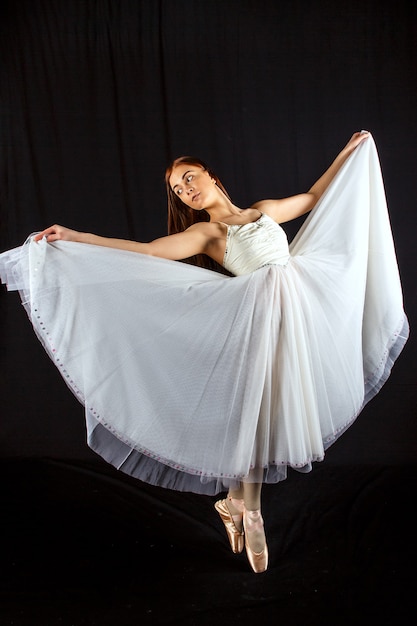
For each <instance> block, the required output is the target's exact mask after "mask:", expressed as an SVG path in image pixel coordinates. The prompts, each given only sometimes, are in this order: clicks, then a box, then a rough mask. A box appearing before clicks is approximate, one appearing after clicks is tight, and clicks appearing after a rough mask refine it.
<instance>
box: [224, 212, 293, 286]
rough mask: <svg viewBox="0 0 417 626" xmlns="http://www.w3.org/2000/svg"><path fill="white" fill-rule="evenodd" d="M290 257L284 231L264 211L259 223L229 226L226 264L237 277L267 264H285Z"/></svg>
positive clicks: (225, 256) (225, 255) (225, 254)
mask: <svg viewBox="0 0 417 626" xmlns="http://www.w3.org/2000/svg"><path fill="white" fill-rule="evenodd" d="M289 256H290V255H289V250H288V240H287V236H286V234H285V232H284V230H283V229H282V228H281V226H280V225H279V224H277V223H276V222H275V221H274V220H273V219H272V218H271V217H269V215H266V214H265V213H262V215H261V217H260V218H259V219H258V220H257V221H256V222H250V223H249V224H243V225H242V224H233V225H230V224H229V225H228V226H227V241H226V250H225V253H224V258H223V266H224V267H225V268H226V269H227V270H228V271H229V272H232V274H235V275H236V276H238V275H241V274H250V273H251V272H254V271H255V270H257V269H259V268H260V267H263V266H265V265H286V263H287V261H288V258H289Z"/></svg>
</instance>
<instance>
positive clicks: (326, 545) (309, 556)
mask: <svg viewBox="0 0 417 626" xmlns="http://www.w3.org/2000/svg"><path fill="white" fill-rule="evenodd" d="M0 468H1V477H2V478H1V522H0V524H1V526H0V537H1V542H2V545H1V563H2V566H1V574H0V576H1V590H0V624H1V626H6V625H7V626H9V625H10V626H35V625H36V626H37V625H42V626H53V625H60V626H70V625H71V626H84V625H88V626H93V625H99V626H125V625H126V626H127V625H131V624H132V625H133V624H139V625H141V624H155V625H157V624H178V625H182V626H194V625H195V626H200V625H202V626H208V625H210V626H211V625H214V626H215V625H219V624H220V625H223V624H225V625H226V624H227V625H229V626H233V625H235V624H236V625H238V624H239V626H242V625H243V626H246V625H249V624H250V625H251V626H255V625H257V624H277V625H281V624H282V625H285V626H301V625H303V624H305V623H307V622H308V623H310V624H312V625H313V626H316V625H317V626H319V625H332V626H345V625H346V626H347V625H349V626H350V625H352V626H353V625H355V626H361V625H373V624H378V625H383V626H402V625H403V624H404V625H405V624H407V625H408V624H413V623H415V619H416V618H417V611H416V609H415V604H416V598H415V597H416V594H417V585H416V583H417V575H416V556H417V551H416V546H417V540H416V534H417V524H416V522H417V514H416V512H415V500H416V487H417V468H416V466H410V467H405V466H393V467H377V466H360V467H349V466H331V465H329V464H327V462H324V463H322V464H319V465H316V467H315V469H314V471H313V472H312V473H310V474H308V475H301V474H297V473H295V472H293V473H291V474H290V476H289V478H288V479H287V481H285V482H284V483H282V484H280V485H278V486H267V487H265V488H264V492H263V494H264V495H263V513H264V517H265V524H266V530H267V536H268V545H269V551H270V567H269V569H268V571H267V572H266V573H264V574H254V573H252V571H251V570H250V568H249V565H248V563H247V561H246V557H245V555H244V554H242V555H233V554H232V552H231V551H230V549H229V546H228V543H227V539H226V536H225V533H224V530H223V527H222V524H221V522H220V519H218V517H217V514H216V513H215V511H214V509H213V503H214V501H215V498H209V497H203V496H197V495H194V494H179V493H174V492H170V491H166V490H161V489H157V488H152V487H149V486H147V485H144V484H142V483H139V482H138V481H135V480H131V479H129V478H128V477H126V476H124V475H122V474H120V473H118V472H116V471H115V470H113V469H112V468H111V467H109V466H107V465H105V464H104V463H102V462H101V461H98V462H97V464H94V465H88V464H84V463H81V462H74V463H68V462H61V461H53V460H48V459H26V460H17V459H13V460H3V461H1V462H0Z"/></svg>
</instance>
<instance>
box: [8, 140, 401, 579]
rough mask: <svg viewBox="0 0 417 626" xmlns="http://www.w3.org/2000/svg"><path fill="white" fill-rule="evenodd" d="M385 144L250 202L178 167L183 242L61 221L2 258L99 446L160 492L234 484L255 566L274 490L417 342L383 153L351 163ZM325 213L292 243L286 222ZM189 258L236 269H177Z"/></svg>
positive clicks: (171, 204)
mask: <svg viewBox="0 0 417 626" xmlns="http://www.w3.org/2000/svg"><path fill="white" fill-rule="evenodd" d="M369 140H370V143H371V144H372V146H373V140H372V138H371V136H370V134H369V133H368V132H366V131H362V132H357V133H354V134H353V136H352V137H351V139H350V140H349V141H348V143H347V145H346V146H345V147H344V148H343V150H342V151H341V152H340V153H339V154H338V156H337V157H336V159H335V160H334V161H333V163H332V164H331V165H330V167H329V168H328V169H327V170H326V172H325V173H324V174H323V175H322V176H321V177H320V178H319V179H318V181H317V182H316V183H315V184H314V185H313V186H312V187H311V188H310V189H309V191H308V192H306V193H301V194H298V195H295V196H291V197H288V198H283V199H278V200H261V201H259V202H256V203H255V204H253V205H252V206H251V207H249V208H246V209H242V208H240V207H238V206H236V205H235V204H234V203H233V202H232V200H231V198H230V197H229V195H228V193H227V191H226V189H225V188H224V186H223V184H222V183H221V181H220V179H219V178H218V177H217V175H216V174H214V173H213V172H212V171H211V170H210V169H209V168H208V167H207V166H206V165H205V164H204V163H203V162H202V161H201V160H199V159H196V158H193V157H181V158H179V159H176V160H175V161H174V162H173V163H172V164H171V165H170V167H169V168H168V169H167V171H166V183H167V193H168V215H169V232H170V234H168V235H167V236H165V237H161V238H158V239H155V240H153V241H151V242H148V243H143V242H137V241H130V240H125V239H114V238H108V237H101V236H99V235H96V234H92V233H84V232H79V231H76V230H72V229H69V228H66V227H64V226H61V225H53V226H50V227H48V228H46V229H45V230H43V231H42V232H39V233H37V234H36V235H34V236H32V237H31V238H30V240H29V245H28V246H23V247H22V248H21V249H18V252H17V251H10V252H9V253H7V252H6V253H4V254H3V255H1V256H0V267H1V266H3V274H2V279H3V281H6V282H8V286H9V288H19V289H21V293H22V298H23V300H24V303H25V306H26V308H27V310H28V314H29V315H30V318H31V321H32V323H33V324H34V328H35V331H36V332H37V334H38V337H39V338H40V339H41V341H42V343H43V345H44V347H45V349H46V350H47V352H48V353H49V355H50V356H51V358H52V359H53V360H54V362H55V364H56V366H57V367H58V368H59V369H60V371H61V373H62V375H63V376H64V378H65V379H66V382H67V383H68V384H69V386H70V388H71V389H72V391H73V392H74V393H75V394H76V396H77V397H78V399H79V400H80V401H81V402H82V403H83V404H84V405H85V410H86V420H87V432H88V443H89V445H90V446H91V447H92V448H93V449H94V450H96V451H97V452H98V453H99V454H101V455H102V456H103V457H104V458H105V459H106V460H108V461H109V462H111V463H113V464H114V465H115V466H116V467H118V468H119V469H121V470H122V471H125V472H127V473H129V474H131V475H133V476H136V477H137V478H140V479H141V480H146V481H148V482H150V483H152V484H157V485H161V486H164V487H168V488H173V489H179V490H190V491H195V492H197V493H209V494H217V493H220V492H221V491H225V490H226V491H227V496H226V497H225V498H223V499H221V500H218V501H217V502H216V503H215V508H216V510H217V512H218V513H219V515H220V517H221V519H222V521H223V523H224V525H225V528H226V532H227V535H228V538H229V542H230V546H231V548H232V550H233V552H235V553H240V552H242V551H243V549H244V548H245V549H246V554H247V557H248V560H249V563H250V565H251V567H252V569H253V571H254V572H256V573H260V572H264V571H265V570H266V569H267V567H268V548H267V543H266V538H265V530H264V522H263V517H262V514H261V488H262V484H263V483H264V482H278V481H279V480H282V479H284V478H285V476H286V470H287V467H293V468H295V469H298V470H300V471H309V470H310V469H311V465H312V462H313V461H319V460H321V459H322V458H323V456H324V450H325V449H326V448H327V447H328V445H330V444H331V443H332V442H333V441H334V440H335V439H336V438H337V437H338V436H339V435H340V434H341V433H342V432H343V431H344V430H345V429H346V428H347V427H348V426H349V425H350V424H351V423H352V421H353V420H354V419H355V418H356V416H357V415H358V413H359V412H360V410H361V409H362V408H363V406H364V404H365V402H366V401H367V400H368V399H370V398H371V397H372V396H373V395H374V394H375V393H376V392H377V391H378V390H379V389H380V387H381V386H382V384H383V383H384V382H385V380H386V378H387V377H388V375H389V371H390V369H391V367H392V363H393V362H394V360H395V358H396V357H397V356H398V354H399V352H400V351H401V348H402V346H403V345H404V343H405V341H406V339H407V336H408V326H407V319H406V316H405V314H404V312H403V309H402V296H401V286H400V281H399V275H398V268H397V265H396V260H395V253H394V250H393V245H392V238H391V232H390V227H389V222H388V220H387V216H386V206H385V205H384V195H383V194H382V195H381V184H382V183H381V180H380V178H379V177H378V176H379V175H378V172H379V170H378V163H377V162H376V161H375V158H376V156H375V155H376V151H375V149H374V147H373V149H372V148H369V146H368V152H367V153H365V152H363V151H362V152H363V154H362V156H361V157H360V158H361V159H362V161H363V162H359V161H358V160H356V161H355V160H353V161H352V159H351V158H350V157H352V156H353V155H354V153H355V152H358V153H359V152H360V151H358V150H357V149H358V147H359V146H361V148H362V147H364V146H365V143H369ZM358 159H359V157H358ZM364 163H367V164H368V165H367V168H368V169H367V171H366V172H365V173H364V166H363V165H364ZM366 185H368V187H366ZM369 185H372V186H373V189H374V194H373V196H372V197H373V198H374V200H373V201H372V202H370V200H369V197H370V194H369V193H367V189H368V188H369ZM375 190H376V191H375ZM375 198H376V199H375ZM312 209H314V210H312ZM309 212H311V213H310V216H309V218H307V221H305V223H304V224H303V226H302V228H301V230H300V232H299V233H298V234H297V236H296V238H295V239H294V241H293V242H292V243H291V246H289V245H288V241H287V238H286V235H285V232H284V230H283V229H282V227H281V226H280V224H282V223H285V222H287V221H289V220H293V219H295V218H298V217H300V216H302V215H305V214H306V213H309ZM367 220H368V222H367ZM364 224H365V227H364ZM374 224H377V227H376V226H374ZM381 224H382V229H381ZM370 235H372V237H374V239H373V246H372V250H370V249H369V239H370ZM49 244H52V245H49ZM27 249H29V251H28V252H26V250H27ZM109 249H111V250H109ZM134 253H139V254H134ZM375 254H376V257H377V258H376V259H374V257H373V256H372V255H375ZM201 255H203V256H201ZM381 255H382V256H381ZM190 258H191V259H194V260H195V262H196V263H199V264H200V265H203V266H204V265H205V266H206V267H210V268H211V269H213V267H217V268H219V267H221V268H225V269H226V270H227V272H228V274H229V275H228V276H223V275H221V274H219V273H216V272H213V271H211V269H210V270H208V269H204V268H201V267H192V266H190V265H185V264H183V263H177V261H180V260H184V259H190ZM202 259H203V260H202ZM204 259H209V260H210V262H211V265H207V263H206V261H204ZM381 259H382V261H381ZM213 263H214V265H213ZM387 268H388V269H387ZM75 274H77V276H75ZM16 275H19V278H18V279H16ZM382 275H383V276H384V280H385V281H386V280H389V281H390V282H391V287H392V289H391V290H390V296H389V297H388V296H387V295H385V294H378V293H377V290H376V289H375V287H376V286H377V282H378V280H380V277H381V276H382ZM11 277H13V278H11ZM22 284H23V285H24V286H23V287H22ZM114 300H116V302H114ZM113 307H116V311H113V310H112V309H113ZM375 324H376V325H377V328H378V332H375ZM382 327H383V330H382V331H381V328H382ZM116 328H117V330H116Z"/></svg>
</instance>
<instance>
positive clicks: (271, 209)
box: [251, 199, 282, 219]
mask: <svg viewBox="0 0 417 626" xmlns="http://www.w3.org/2000/svg"><path fill="white" fill-rule="evenodd" d="M281 205H282V200H274V199H268V200H259V201H258V202H255V204H252V207H251V208H252V209H256V210H257V211H260V212H261V213H265V214H266V215H269V217H272V218H273V219H275V213H276V211H277V209H278V208H279V207H280V206H281Z"/></svg>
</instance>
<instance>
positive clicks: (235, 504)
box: [227, 495, 245, 515]
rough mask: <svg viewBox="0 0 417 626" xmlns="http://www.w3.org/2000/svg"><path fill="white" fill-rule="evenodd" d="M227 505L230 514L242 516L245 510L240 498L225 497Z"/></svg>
mask: <svg viewBox="0 0 417 626" xmlns="http://www.w3.org/2000/svg"><path fill="white" fill-rule="evenodd" d="M227 503H228V505H229V506H230V509H231V512H232V513H236V514H238V513H239V514H240V515H242V514H243V511H244V509H245V503H244V501H243V500H242V499H241V498H233V497H232V496H230V495H228V496H227Z"/></svg>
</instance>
